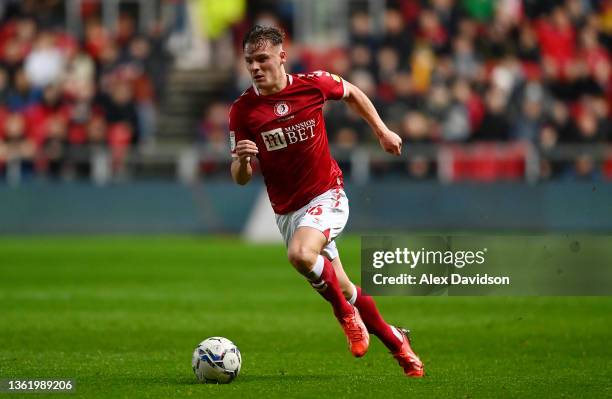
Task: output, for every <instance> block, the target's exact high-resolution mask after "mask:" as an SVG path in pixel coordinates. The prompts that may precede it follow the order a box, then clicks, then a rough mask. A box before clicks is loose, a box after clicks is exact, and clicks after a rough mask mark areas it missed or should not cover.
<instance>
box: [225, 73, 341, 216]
mask: <svg viewBox="0 0 612 399" xmlns="http://www.w3.org/2000/svg"><path fill="white" fill-rule="evenodd" d="M347 94H348V93H347V88H346V86H345V84H344V81H343V80H342V78H340V77H339V76H336V75H333V74H330V73H328V72H322V71H317V72H313V73H308V74H293V75H287V86H286V87H285V88H284V89H283V90H281V91H280V92H278V93H275V94H272V95H267V96H263V95H260V94H259V92H258V91H257V88H256V87H255V86H252V87H251V88H249V89H248V90H246V91H245V92H244V93H243V94H242V95H241V96H240V97H239V98H238V99H237V100H236V101H235V102H234V104H233V105H232V108H231V109H230V117H229V129H230V148H231V151H232V156H234V157H235V156H236V154H235V151H236V150H235V149H236V143H237V142H239V141H241V140H251V141H253V142H255V143H256V144H257V148H258V149H259V154H258V155H257V158H258V160H259V163H260V167H261V173H262V175H263V177H264V181H265V183H266V187H267V189H268V196H269V197H270V202H271V203H272V208H273V209H274V212H276V213H277V214H286V213H289V212H292V211H295V210H297V209H299V208H301V207H302V206H304V205H306V204H307V203H308V202H310V201H311V200H312V199H313V198H315V197H316V196H318V195H320V194H322V193H324V192H325V191H327V190H329V189H332V188H335V187H341V186H342V185H343V180H342V171H341V170H340V168H339V167H338V164H337V163H336V161H335V160H334V159H333V158H332V156H331V154H330V152H329V145H328V141H327V132H326V130H325V121H324V120H323V111H322V108H323V103H325V100H328V99H331V100H340V99H342V98H344V97H346V95H347Z"/></svg>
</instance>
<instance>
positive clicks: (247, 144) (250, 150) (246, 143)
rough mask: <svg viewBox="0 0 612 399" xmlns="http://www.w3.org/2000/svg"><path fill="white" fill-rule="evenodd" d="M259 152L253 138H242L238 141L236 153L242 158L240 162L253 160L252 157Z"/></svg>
mask: <svg viewBox="0 0 612 399" xmlns="http://www.w3.org/2000/svg"><path fill="white" fill-rule="evenodd" d="M257 154H259V150H258V149H257V144H255V143H254V142H252V141H251V140H240V141H239V142H238V143H236V155H238V158H239V159H240V162H242V163H246V162H249V161H250V160H251V157H254V156H255V155H257Z"/></svg>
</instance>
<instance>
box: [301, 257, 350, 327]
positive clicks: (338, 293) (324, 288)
mask: <svg viewBox="0 0 612 399" xmlns="http://www.w3.org/2000/svg"><path fill="white" fill-rule="evenodd" d="M319 256H320V255H319ZM319 259H323V262H324V263H323V271H322V272H321V277H319V278H318V279H317V280H315V281H311V282H310V284H311V285H312V287H313V288H314V289H315V290H317V291H318V292H319V294H321V296H322V297H323V298H325V300H327V302H329V303H331V305H332V307H333V308H334V314H335V315H336V318H337V319H338V320H340V319H341V318H342V317H344V316H346V315H348V314H351V313H352V312H353V307H352V306H351V304H350V303H348V302H347V301H346V298H344V295H343V294H342V290H341V289H340V285H339V284H338V279H337V278H336V272H335V271H334V267H333V266H332V264H331V262H330V261H329V259H327V258H326V257H324V256H320V258H319Z"/></svg>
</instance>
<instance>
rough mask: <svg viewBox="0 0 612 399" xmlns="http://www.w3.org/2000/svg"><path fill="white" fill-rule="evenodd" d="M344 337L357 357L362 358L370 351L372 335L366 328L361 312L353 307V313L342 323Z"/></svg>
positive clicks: (344, 318) (343, 319)
mask: <svg viewBox="0 0 612 399" xmlns="http://www.w3.org/2000/svg"><path fill="white" fill-rule="evenodd" d="M340 324H341V325H342V329H343V330H344V335H346V338H347V340H348V344H349V349H350V350H351V353H352V354H353V356H355V357H362V356H363V355H365V354H366V352H367V351H368V346H369V345H370V334H368V329H367V328H366V326H365V324H364V323H363V320H361V316H360V315H359V311H358V310H357V308H356V307H353V313H351V314H349V315H347V316H344V317H343V318H342V320H341V321H340Z"/></svg>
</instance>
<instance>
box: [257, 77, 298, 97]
mask: <svg viewBox="0 0 612 399" xmlns="http://www.w3.org/2000/svg"><path fill="white" fill-rule="evenodd" d="M285 75H286V76H287V86H290V85H291V83H293V76H291V75H289V74H288V73H286V74H285ZM285 89H286V88H285ZM285 89H283V90H285ZM283 90H281V91H283ZM253 91H254V92H255V94H256V95H258V96H259V95H260V94H259V90H257V87H256V86H255V83H253ZM281 91H279V92H278V93H280V92H281ZM278 93H274V94H278ZM274 94H270V95H271V96H273V95H274Z"/></svg>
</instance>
